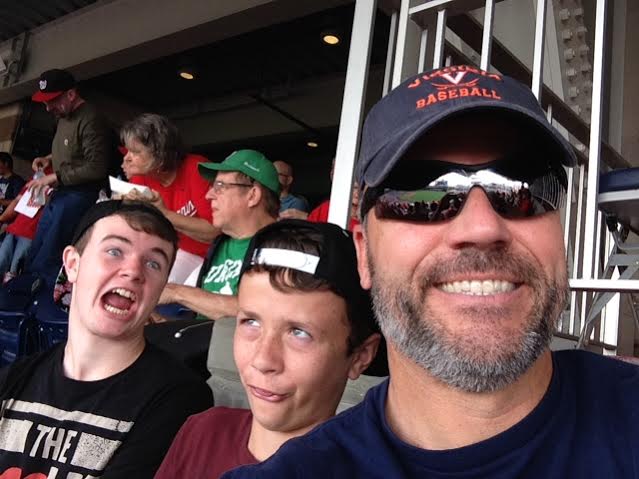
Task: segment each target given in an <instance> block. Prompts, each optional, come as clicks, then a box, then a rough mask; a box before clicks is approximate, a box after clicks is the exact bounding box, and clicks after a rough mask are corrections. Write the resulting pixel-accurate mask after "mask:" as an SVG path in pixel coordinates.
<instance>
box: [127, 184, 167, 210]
mask: <svg viewBox="0 0 639 479" xmlns="http://www.w3.org/2000/svg"><path fill="white" fill-rule="evenodd" d="M122 199H123V200H130V201H144V202H146V203H151V204H152V205H153V206H155V207H156V208H157V209H159V210H160V211H166V209H167V208H166V205H165V204H164V201H163V200H162V197H161V196H160V193H158V192H157V191H155V190H151V194H150V195H149V193H141V192H140V191H138V190H137V189H132V190H131V191H129V192H128V193H127V194H126V195H123V196H122Z"/></svg>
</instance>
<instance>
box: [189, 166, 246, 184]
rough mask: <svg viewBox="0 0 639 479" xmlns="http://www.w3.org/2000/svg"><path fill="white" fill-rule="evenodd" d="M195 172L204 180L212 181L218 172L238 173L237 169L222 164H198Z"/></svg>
mask: <svg viewBox="0 0 639 479" xmlns="http://www.w3.org/2000/svg"><path fill="white" fill-rule="evenodd" d="M197 171H198V173H200V176H201V177H202V178H204V179H205V180H214V179H215V177H216V176H217V172H218V171H239V170H238V169H237V167H235V166H231V165H225V164H224V163H199V164H198V165H197Z"/></svg>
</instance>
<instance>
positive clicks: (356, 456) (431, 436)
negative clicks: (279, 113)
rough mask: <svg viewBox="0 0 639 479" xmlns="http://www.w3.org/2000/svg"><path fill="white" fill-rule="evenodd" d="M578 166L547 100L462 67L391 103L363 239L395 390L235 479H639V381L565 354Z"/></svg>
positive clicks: (378, 111) (375, 145)
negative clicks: (553, 347)
mask: <svg viewBox="0 0 639 479" xmlns="http://www.w3.org/2000/svg"><path fill="white" fill-rule="evenodd" d="M575 163H576V157H575V154H574V152H573V149H572V147H571V146H570V144H569V143H568V142H567V141H566V140H565V139H564V138H563V137H562V136H561V135H560V134H559V133H558V132H557V131H556V130H554V129H553V127H552V126H551V125H550V124H549V123H548V122H547V120H546V118H545V115H544V112H543V110H542V109H541V108H540V106H539V104H538V103H537V101H536V99H535V97H534V96H533V94H532V92H531V91H530V89H528V88H527V87H525V86H524V85H522V84H520V83H518V82H516V81H515V80H513V79H511V78H508V77H506V76H504V75H500V74H494V73H489V72H485V71H481V70H479V69H477V68H474V67H470V66H451V67H447V68H443V69H439V70H434V71H431V72H427V73H423V74H419V75H417V76H414V77H412V78H409V79H407V80H406V81H405V82H404V83H402V84H401V85H399V86H398V87H397V88H396V89H395V90H393V91H392V92H390V93H389V94H388V95H387V96H386V97H384V98H383V99H382V100H381V101H379V102H378V103H377V104H376V105H375V106H374V107H373V109H372V110H371V111H370V113H369V114H368V117H367V119H366V122H365V125H364V129H363V137H362V145H361V155H360V158H359V162H358V165H357V180H358V182H359V185H360V187H361V189H362V195H363V198H362V201H361V203H360V204H361V211H360V213H361V217H362V225H361V226H360V227H357V228H356V229H355V232H354V239H355V243H356V247H357V252H358V261H359V270H360V276H361V281H362V286H364V287H365V288H367V289H368V288H369V289H371V294H372V296H373V301H374V307H375V314H376V316H377V320H378V322H379V324H380V326H381V329H382V333H383V335H384V336H385V338H386V341H387V345H388V360H389V370H390V380H389V381H387V382H384V383H382V384H380V385H379V386H378V387H376V388H374V389H372V390H370V391H369V393H368V395H367V396H366V398H365V399H364V401H363V403H361V404H360V405H359V406H356V407H355V408H353V409H352V410H350V411H349V412H347V413H345V414H342V415H340V416H337V417H336V418H334V419H332V420H330V421H328V422H326V423H325V424H324V425H323V426H321V427H319V428H317V429H315V430H314V431H312V432H311V433H309V434H308V435H306V436H304V437H302V438H299V439H294V440H292V441H290V442H288V443H287V444H285V445H284V446H282V448H281V449H280V451H279V452H278V454H276V455H275V456H273V457H272V458H271V459H269V460H268V461H266V462H265V463H263V464H262V465H261V466H249V467H247V468H243V469H240V470H238V471H237V472H235V473H231V474H229V475H228V476H225V477H256V476H257V477H260V478H263V477H305V478H308V477H318V478H319V477H322V478H323V477H349V478H352V477H362V478H364V477H366V478H373V477H376V478H382V477H383V478H388V477H393V478H408V477H420V478H442V479H443V478H447V479H451V478H462V477H463V478H470V477H481V478H540V477H561V478H566V477H580V478H582V477H593V478H594V477H624V478H625V477H637V475H638V473H637V464H639V455H638V450H639V448H638V445H639V444H638V443H639V440H638V439H636V437H637V434H636V431H637V430H638V429H637V428H638V427H639V419H638V416H637V414H635V412H634V411H635V405H636V404H637V401H638V400H639V370H638V369H637V368H636V367H635V366H632V365H629V364H625V363H621V362H618V361H615V360H612V359H607V358H603V357H600V356H596V355H594V354H591V353H587V352H583V351H562V352H554V353H553V352H551V351H550V349H549V344H550V341H551V338H552V334H553V330H554V326H555V322H556V320H557V319H558V317H559V315H560V313H561V312H562V311H563V309H564V307H565V305H566V300H567V293H568V281H567V273H566V260H565V252H564V246H563V229H562V226H561V221H560V213H559V209H560V208H561V207H562V205H563V202H564V200H565V195H566V188H567V181H566V174H565V170H564V168H565V167H569V166H572V165H574V164H575ZM258 472H259V474H258Z"/></svg>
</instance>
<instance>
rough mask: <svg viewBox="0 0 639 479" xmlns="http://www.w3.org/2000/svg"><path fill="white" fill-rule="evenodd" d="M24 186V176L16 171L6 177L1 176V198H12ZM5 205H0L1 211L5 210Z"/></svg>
mask: <svg viewBox="0 0 639 479" xmlns="http://www.w3.org/2000/svg"><path fill="white" fill-rule="evenodd" d="M23 186H24V180H23V179H22V177H20V176H18V175H16V174H15V173H14V174H12V175H11V176H9V177H8V178H5V177H3V176H0V200H12V199H14V198H15V197H16V196H18V194H19V193H20V190H21V189H22V187H23ZM4 208H5V207H4V206H2V205H0V213H2V212H3V211H4Z"/></svg>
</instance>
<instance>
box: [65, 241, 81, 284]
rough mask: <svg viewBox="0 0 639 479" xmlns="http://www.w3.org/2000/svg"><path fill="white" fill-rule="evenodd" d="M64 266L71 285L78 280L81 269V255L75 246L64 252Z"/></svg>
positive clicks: (68, 247)
mask: <svg viewBox="0 0 639 479" xmlns="http://www.w3.org/2000/svg"><path fill="white" fill-rule="evenodd" d="M62 264H63V265H64V269H65V271H66V272H67V279H68V280H69V282H70V283H75V282H76V280H77V279H78V270H79V269H80V253H79V252H78V250H77V249H75V246H67V247H66V248H64V251H63V252H62Z"/></svg>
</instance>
